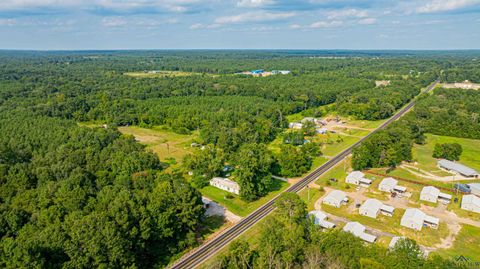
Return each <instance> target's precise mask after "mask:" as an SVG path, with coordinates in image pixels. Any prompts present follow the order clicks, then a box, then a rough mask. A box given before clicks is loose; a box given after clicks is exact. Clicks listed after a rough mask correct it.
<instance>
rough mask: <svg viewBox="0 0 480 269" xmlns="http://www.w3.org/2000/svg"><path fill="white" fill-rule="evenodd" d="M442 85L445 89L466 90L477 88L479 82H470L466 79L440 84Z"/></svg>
mask: <svg viewBox="0 0 480 269" xmlns="http://www.w3.org/2000/svg"><path fill="white" fill-rule="evenodd" d="M442 87H443V88H445V89H467V90H478V89H480V84H476V83H472V82H470V81H468V80H465V81H463V82H455V83H450V84H447V83H446V84H442Z"/></svg>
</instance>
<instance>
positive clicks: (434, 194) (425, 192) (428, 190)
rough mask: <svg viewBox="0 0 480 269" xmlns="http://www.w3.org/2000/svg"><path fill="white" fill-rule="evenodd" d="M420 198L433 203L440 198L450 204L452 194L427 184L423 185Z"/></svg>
mask: <svg viewBox="0 0 480 269" xmlns="http://www.w3.org/2000/svg"><path fill="white" fill-rule="evenodd" d="M420 200H422V201H427V202H431V203H436V202H437V201H438V200H440V201H441V202H442V203H444V204H448V203H450V201H451V200H452V196H451V195H450V194H446V193H443V192H440V190H439V189H438V188H435V187H433V186H427V187H423V189H422V191H421V192H420Z"/></svg>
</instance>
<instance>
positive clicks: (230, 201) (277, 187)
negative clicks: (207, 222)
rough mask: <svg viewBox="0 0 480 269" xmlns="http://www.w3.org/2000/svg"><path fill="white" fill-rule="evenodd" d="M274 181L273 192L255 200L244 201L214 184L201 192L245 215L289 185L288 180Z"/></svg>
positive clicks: (232, 210)
mask: <svg viewBox="0 0 480 269" xmlns="http://www.w3.org/2000/svg"><path fill="white" fill-rule="evenodd" d="M273 182H274V185H273V186H272V190H271V192H270V193H269V194H267V195H266V196H264V197H262V198H260V199H258V200H256V201H253V202H246V201H243V200H242V199H240V197H239V196H237V195H233V194H230V193H229V192H226V191H224V190H220V189H218V188H215V187H212V186H207V187H204V188H202V189H201V190H200V192H201V193H202V195H204V196H206V197H208V198H210V199H212V200H213V201H215V202H217V203H219V204H221V205H222V206H225V207H226V208H227V209H228V210H230V211H231V212H232V213H233V214H236V215H239V216H241V217H245V216H247V215H248V214H250V213H252V212H253V211H254V210H255V209H257V208H259V207H260V206H262V205H263V204H264V203H266V202H267V201H269V200H271V199H272V198H273V197H275V196H276V195H277V194H279V193H280V192H282V191H283V190H284V189H286V188H287V187H288V186H289V184H288V183H287V182H284V181H281V180H274V181H273ZM230 197H232V198H230Z"/></svg>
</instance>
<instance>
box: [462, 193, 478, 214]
mask: <svg viewBox="0 0 480 269" xmlns="http://www.w3.org/2000/svg"><path fill="white" fill-rule="evenodd" d="M461 208H462V209H463V210H467V211H471V212H475V213H480V198H479V197H478V196H476V195H473V194H468V195H464V196H463V197H462V207H461Z"/></svg>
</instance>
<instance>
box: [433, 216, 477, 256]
mask: <svg viewBox="0 0 480 269" xmlns="http://www.w3.org/2000/svg"><path fill="white" fill-rule="evenodd" d="M479 235H480V228H478V227H473V226H470V225H463V226H462V229H461V230H460V232H459V233H458V235H457V237H456V239H455V242H454V243H453V246H452V247H451V248H448V249H441V250H438V251H436V253H438V254H439V255H441V256H443V257H445V258H447V259H450V258H455V257H457V256H459V255H463V256H465V257H467V258H469V259H471V260H472V261H478V262H480V247H479V246H480V236H479Z"/></svg>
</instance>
